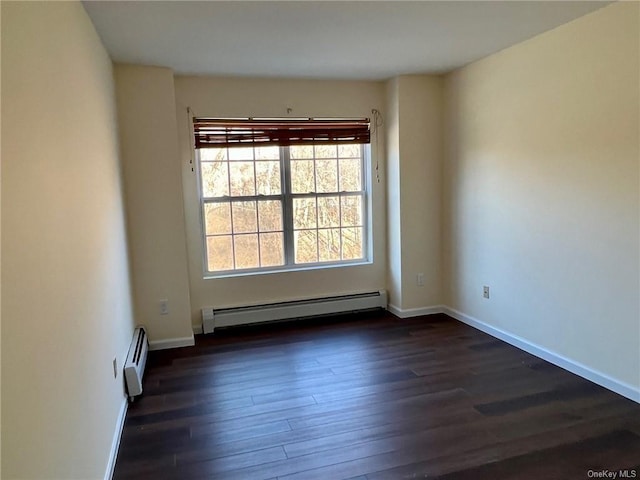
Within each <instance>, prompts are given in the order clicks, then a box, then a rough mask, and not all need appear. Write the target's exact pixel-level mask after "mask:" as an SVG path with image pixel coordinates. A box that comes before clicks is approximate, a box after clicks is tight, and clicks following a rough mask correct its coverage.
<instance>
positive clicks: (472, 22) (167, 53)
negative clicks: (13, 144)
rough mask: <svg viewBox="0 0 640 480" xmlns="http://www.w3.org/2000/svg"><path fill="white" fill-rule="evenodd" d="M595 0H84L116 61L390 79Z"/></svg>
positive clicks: (532, 30)
mask: <svg viewBox="0 0 640 480" xmlns="http://www.w3.org/2000/svg"><path fill="white" fill-rule="evenodd" d="M607 3H608V2H594V1H585V2H583V1H560V0H556V1H482V0H476V1H464V2H461V1H408V2H404V1H277V2H276V1H258V2H253V1H230V2H229V1H226V2H218V1H209V2H206V1H203V2H192V1H85V2H84V6H85V8H86V10H87V12H88V13H89V16H90V17H91V19H92V21H93V23H94V24H95V26H96V29H97V31H98V33H99V34H100V37H101V38H102V40H103V42H104V44H105V46H106V48H107V50H108V51H109V53H110V54H111V57H112V58H113V60H115V61H117V62H126V63H140V64H147V65H162V66H166V67H171V68H172V69H173V70H174V71H175V72H176V73H180V74H209V75H240V76H260V77H265V76H269V77H300V78H342V79H386V78H390V77H393V76H396V75H399V74H407V73H442V72H447V71H450V70H452V69H454V68H457V67H460V66H462V65H465V64H467V63H470V62H472V61H474V60H477V59H479V58H482V57H484V56H487V55H489V54H491V53H494V52H497V51H499V50H501V49H503V48H506V47H508V46H511V45H514V44H516V43H518V42H521V41H522V40H525V39H527V38H530V37H533V36H535V35H537V34H539V33H541V32H543V31H546V30H549V29H552V28H554V27H556V26H558V25H561V24H563V23H566V22H568V21H571V20H573V19H575V18H577V17H580V16H582V15H585V14H586V13H589V12H591V11H593V10H596V9H598V8H600V7H602V6H604V5H606V4H607Z"/></svg>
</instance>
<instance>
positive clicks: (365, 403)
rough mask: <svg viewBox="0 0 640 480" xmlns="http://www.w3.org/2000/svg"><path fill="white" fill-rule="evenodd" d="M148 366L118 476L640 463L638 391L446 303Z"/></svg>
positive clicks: (544, 473) (166, 356) (203, 350)
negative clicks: (569, 364) (624, 392)
mask: <svg viewBox="0 0 640 480" xmlns="http://www.w3.org/2000/svg"><path fill="white" fill-rule="evenodd" d="M147 365H148V367H147V372H146V376H145V383H144V395H143V396H142V397H140V398H139V399H138V400H136V402H134V403H133V404H132V405H131V406H130V408H129V410H128V413H127V418H126V421H125V426H124V429H123V434H122V438H121V444H120V450H119V453H118V459H117V462H116V468H115V473H114V479H115V480H128V479H136V480H137V479H140V478H153V479H154V480H183V479H189V480H191V479H200V478H202V479H222V480H234V479H238V480H245V479H251V480H276V479H277V480H327V479H329V480H399V479H408V478H427V477H428V478H434V477H435V478H441V480H452V479H466V478H474V479H475V478H491V479H496V480H507V479H508V480H511V479H515V478H518V479H520V478H523V479H527V478H563V479H564V478H587V477H586V470H584V469H585V468H588V467H593V468H594V469H595V468H608V469H610V470H611V469H616V468H620V469H623V468H638V464H639V463H640V461H639V460H640V405H638V404H637V403H634V402H632V401H630V400H627V399H624V398H623V397H620V396H619V395H616V394H615V393H612V392H610V391H607V390H605V389H603V388H601V387H599V386H596V385H594V384H592V383H590V382H588V381H586V380H584V379H582V378H580V377H577V376H576V375H573V374H571V373H569V372H567V371H565V370H563V369H561V368H559V367H556V366H554V365H551V364H549V363H547V362H545V361H543V360H541V359H539V358H536V357H534V356H532V355H530V354H528V353H526V352H523V351H521V350H518V349H517V348H515V347H513V346H511V345H507V344H506V343H504V342H501V341H499V340H497V339H495V338H493V337H490V336H489V335H486V334H485V333H483V332H480V331H478V330H475V329H473V328H471V327H469V326H467V325H464V324H461V323H459V322H457V321H455V320H453V319H451V318H449V317H447V316H446V315H442V314H439V315H432V316H425V317H416V318H410V319H402V320H401V319H398V318H396V317H394V316H392V315H390V314H385V313H376V314H374V313H366V314H356V315H348V316H342V317H328V318H324V319H313V320H310V321H296V322H290V323H288V324H287V323H279V324H271V325H258V326H253V327H243V328H235V329H221V330H219V331H218V330H217V331H216V333H215V334H214V335H207V336H202V335H200V336H197V338H196V345H195V346H194V347H186V348H179V349H174V350H165V351H159V352H151V354H150V357H149V360H148V363H147ZM585 452H586V453H585ZM639 475H640V473H639Z"/></svg>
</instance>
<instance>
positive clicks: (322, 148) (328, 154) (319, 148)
mask: <svg viewBox="0 0 640 480" xmlns="http://www.w3.org/2000/svg"><path fill="white" fill-rule="evenodd" d="M314 153H315V157H316V158H338V146H337V145H315V148H314Z"/></svg>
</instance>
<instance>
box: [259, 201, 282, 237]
mask: <svg viewBox="0 0 640 480" xmlns="http://www.w3.org/2000/svg"><path fill="white" fill-rule="evenodd" d="M258 221H259V224H260V231H261V232H273V231H276V230H282V202H280V201H279V200H263V201H260V202H258Z"/></svg>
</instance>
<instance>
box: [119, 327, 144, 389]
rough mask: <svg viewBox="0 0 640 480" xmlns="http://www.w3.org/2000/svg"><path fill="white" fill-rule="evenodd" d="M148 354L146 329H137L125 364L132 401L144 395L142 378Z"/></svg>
mask: <svg viewBox="0 0 640 480" xmlns="http://www.w3.org/2000/svg"><path fill="white" fill-rule="evenodd" d="M148 354H149V340H148V338H147V332H146V331H145V329H144V327H137V328H136V329H135V330H134V332H133V340H132V341H131V346H130V347H129V353H128V354H127V360H126V362H125V364H124V379H125V383H126V385H127V394H128V395H129V400H130V401H133V399H134V398H135V397H136V396H138V395H140V394H142V378H143V377H144V367H145V365H146V364H147V355H148Z"/></svg>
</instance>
